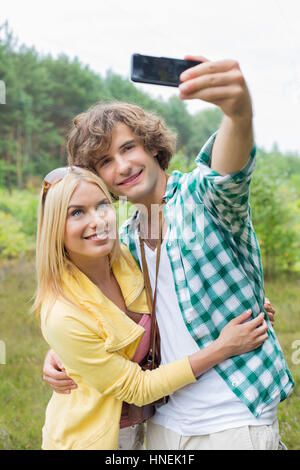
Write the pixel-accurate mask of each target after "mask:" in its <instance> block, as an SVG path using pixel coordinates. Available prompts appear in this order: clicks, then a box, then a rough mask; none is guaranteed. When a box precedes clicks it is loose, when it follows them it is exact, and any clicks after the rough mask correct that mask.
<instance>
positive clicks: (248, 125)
mask: <svg viewBox="0 0 300 470" xmlns="http://www.w3.org/2000/svg"><path fill="white" fill-rule="evenodd" d="M185 58H186V59H191V60H200V61H202V62H203V63H202V64H200V65H196V66H195V67H192V68H190V69H188V70H186V71H184V72H183V73H182V74H181V76H180V78H181V80H182V84H181V85H180V86H179V90H180V95H179V96H180V98H181V99H183V100H190V99H201V100H203V101H206V102H208V103H212V104H215V105H216V106H218V107H219V108H220V109H221V110H222V111H223V113H224V118H223V121H222V124H221V127H220V129H219V132H218V134H217V137H216V139H215V142H214V146H213V149H212V155H211V162H210V166H211V169H212V170H214V171H216V172H217V173H219V174H220V175H227V174H230V173H234V172H236V171H239V170H240V169H241V168H243V167H244V166H245V164H246V163H247V160H248V158H249V154H250V152H251V150H252V148H253V145H254V138H253V123H252V117H253V113H252V103H251V98H250V93H249V90H248V86H247V84H246V81H245V78H244V76H243V74H242V72H241V70H240V67H239V64H238V63H237V62H236V61H235V60H221V61H216V62H213V61H209V60H207V59H205V58H204V57H199V56H197V57H195V56H187V57H185Z"/></svg>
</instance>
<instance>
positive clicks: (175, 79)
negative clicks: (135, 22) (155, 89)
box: [131, 54, 201, 87]
mask: <svg viewBox="0 0 300 470" xmlns="http://www.w3.org/2000/svg"><path fill="white" fill-rule="evenodd" d="M198 64H201V62H199V61H195V60H182V59H171V58H170V57H153V56H149V55H142V54H132V56H131V80H132V81H133V82H141V83H151V84H153V85H165V86H174V87H178V85H179V84H180V79H179V76H180V74H181V73H182V72H183V71H184V70H186V69H189V68H190V67H194V66H195V65H198Z"/></svg>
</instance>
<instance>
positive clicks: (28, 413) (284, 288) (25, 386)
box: [0, 260, 300, 450]
mask: <svg viewBox="0 0 300 470" xmlns="http://www.w3.org/2000/svg"><path fill="white" fill-rule="evenodd" d="M34 284H35V280H34V264H33V263H32V262H28V261H25V260H24V261H22V260H21V261H20V260H18V261H17V260H16V261H13V262H10V263H8V264H5V265H2V266H1V267H0V298H1V304H0V316H1V324H0V341H3V342H4V343H5V346H6V364H5V365H0V449H17V450H21V449H31V450H32V449H33V450H35V449H36V450H38V449H40V446H41V428H42V425H43V421H44V411H45V408H46V404H47V402H48V400H49V398H50V395H51V390H50V389H49V388H48V386H47V385H46V384H45V383H43V380H42V365H43V358H44V355H45V353H46V351H47V349H48V347H47V345H46V343H45V342H44V340H43V338H42V336H41V333H40V330H39V326H38V323H37V320H36V318H35V315H34V314H29V313H28V311H29V308H30V305H31V302H30V298H31V296H32V295H33V292H34ZM266 294H267V296H268V297H269V298H270V300H271V303H272V305H273V306H274V307H275V308H276V312H277V313H276V323H275V329H276V331H277V333H278V337H279V340H280V343H281V345H282V348H283V350H284V353H285V357H286V359H287V362H288V364H289V366H290V370H291V372H292V375H293V377H294V380H295V383H296V387H295V390H294V392H293V394H292V395H291V397H290V398H289V399H287V400H286V401H285V402H283V403H281V405H280V406H279V422H280V428H281V436H282V440H283V441H284V442H285V444H286V445H287V446H288V448H289V449H291V450H299V449H300V351H299V350H300V346H298V348H297V349H298V351H299V353H297V349H295V348H293V346H295V341H296V340H298V341H300V280H287V279H285V280H282V279H278V280H275V281H272V282H271V281H270V282H268V283H266ZM2 344H3V343H2ZM297 362H299V364H297Z"/></svg>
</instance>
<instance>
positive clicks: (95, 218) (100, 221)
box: [90, 211, 106, 228]
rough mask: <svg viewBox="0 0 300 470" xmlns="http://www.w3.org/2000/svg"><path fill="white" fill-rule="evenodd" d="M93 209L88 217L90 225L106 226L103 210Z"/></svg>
mask: <svg viewBox="0 0 300 470" xmlns="http://www.w3.org/2000/svg"><path fill="white" fill-rule="evenodd" d="M102 212H103V213H102ZM102 212H101V211H100V212H99V211H93V213H92V214H91V218H90V225H91V226H92V227H99V228H103V227H105V226H106V218H105V213H104V211H102Z"/></svg>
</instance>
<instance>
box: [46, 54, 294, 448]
mask: <svg viewBox="0 0 300 470" xmlns="http://www.w3.org/2000/svg"><path fill="white" fill-rule="evenodd" d="M189 58H192V59H200V60H203V63H202V64H201V65H197V66H196V67H193V68H192V69H189V70H187V71H185V72H184V73H183V74H182V76H181V79H182V84H181V85H180V87H179V90H180V98H182V99H194V98H198V99H202V100H205V101H207V102H210V103H214V104H216V105H217V106H219V107H220V108H221V110H222V111H223V113H224V118H223V121H222V124H221V127H220V129H219V131H218V133H217V134H215V135H214V136H212V137H211V139H210V140H209V141H208V142H207V144H206V145H205V146H204V148H203V149H202V151H201V152H200V154H199V156H198V157H197V160H196V162H197V169H196V170H194V171H193V172H191V173H188V174H181V173H179V172H174V173H173V174H172V175H170V176H169V177H167V175H166V173H165V170H166V169H167V166H168V163H169V160H170V158H171V156H172V154H173V150H174V139H173V137H172V136H171V135H170V133H168V131H167V129H166V128H165V127H164V125H163V124H162V122H161V121H160V120H159V119H158V118H156V117H155V116H153V115H149V114H147V113H145V112H143V111H142V110H141V109H140V108H138V107H135V106H131V105H127V104H121V103H116V104H112V105H101V104H100V105H97V106H96V107H94V108H93V109H91V110H90V111H88V112H87V113H83V114H81V115H79V116H78V117H77V118H76V119H75V120H74V129H73V130H72V132H71V135H70V140H69V153H70V162H69V163H70V164H75V165H83V166H87V167H89V168H93V169H94V170H95V171H96V172H97V173H98V174H99V176H100V177H102V178H103V180H104V181H105V183H106V184H107V186H108V188H109V189H110V191H111V192H112V193H113V194H115V195H116V196H123V197H126V198H127V199H128V200H129V201H131V202H132V203H134V204H135V205H137V206H138V208H139V211H138V212H137V213H136V214H135V215H134V216H133V217H132V218H131V219H130V220H129V221H127V222H126V223H125V224H124V226H123V227H122V229H121V240H122V241H123V242H124V243H126V244H127V245H128V246H129V248H130V250H131V252H132V253H133V255H134V256H135V258H136V259H137V261H138V262H140V260H141V253H140V247H139V239H138V229H139V225H140V228H141V232H142V233H143V234H144V237H145V255H146V260H147V264H148V269H149V274H150V280H151V283H152V286H153V284H154V280H155V264H156V245H157V211H153V207H155V208H157V207H160V206H161V205H162V204H163V209H162V210H163V213H164V223H163V243H162V247H161V260H160V270H159V277H158V297H157V321H158V326H159V330H160V336H161V355H162V362H163V363H166V362H170V361H173V360H175V359H178V358H180V357H182V356H183V355H184V354H185V355H186V354H191V353H192V352H194V351H195V350H197V348H199V347H200V348H201V347H204V346H206V345H207V344H209V343H210V342H211V341H212V340H213V339H214V338H215V337H217V336H218V334H219V332H220V329H221V328H222V327H223V326H224V324H226V323H227V322H228V321H229V320H230V319H231V318H233V317H235V316H236V315H238V314H239V313H241V312H243V311H244V310H245V309H252V312H253V314H254V316H255V315H257V314H258V313H259V312H260V311H261V309H262V308H263V304H264V290H263V278H262V270H261V260H260V253H259V248H258V245H257V242H256V238H255V234H254V231H253V227H252V223H251V216H250V209H249V203H248V198H249V185H250V180H251V175H252V172H253V169H254V164H255V160H254V159H255V148H254V139H253V126H252V105H251V99H250V95H249V91H248V88H247V85H246V82H245V80H244V77H243V75H242V73H241V71H240V69H239V66H238V64H237V63H236V62H235V61H232V60H224V61H219V62H210V61H207V60H206V59H203V58H199V57H189ZM249 155H250V156H249ZM51 360H52V362H53V361H54V367H52V369H51V367H50V363H51ZM55 368H58V365H57V364H55V360H53V357H52V359H51V356H50V359H48V360H47V361H46V366H45V370H47V375H48V376H49V375H50V377H51V375H52V377H55V371H54V369H55ZM49 371H50V372H49ZM48 382H49V383H50V380H49V379H48ZM62 383H64V382H63V381H62ZM292 388H293V380H292V377H291V375H290V372H289V370H288V367H287V364H286V362H285V360H284V357H283V354H282V351H281V348H280V345H279V343H278V341H277V338H276V336H275V333H274V330H273V328H272V325H271V324H270V322H269V338H268V339H267V340H266V341H265V343H264V345H263V346H262V347H261V348H259V349H257V350H255V351H253V352H252V353H248V354H246V355H243V356H239V357H234V358H231V359H229V360H227V361H225V362H224V363H222V364H219V366H217V367H216V368H215V369H212V370H211V371H209V372H207V373H205V374H203V376H202V377H201V378H200V379H199V380H198V381H197V383H195V384H192V385H191V386H188V387H186V388H184V389H183V390H180V391H179V392H176V393H174V394H173V395H172V396H171V397H170V398H169V401H168V403H167V404H165V405H162V406H160V407H157V410H156V413H155V415H154V417H153V418H152V419H151V420H150V422H148V426H147V449H193V450H195V449H199V450H200V449H277V448H278V446H279V433H278V422H277V417H276V409H277V405H278V403H279V402H280V401H281V400H283V399H285V398H286V397H287V396H288V395H289V394H290V392H291V390H292Z"/></svg>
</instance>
